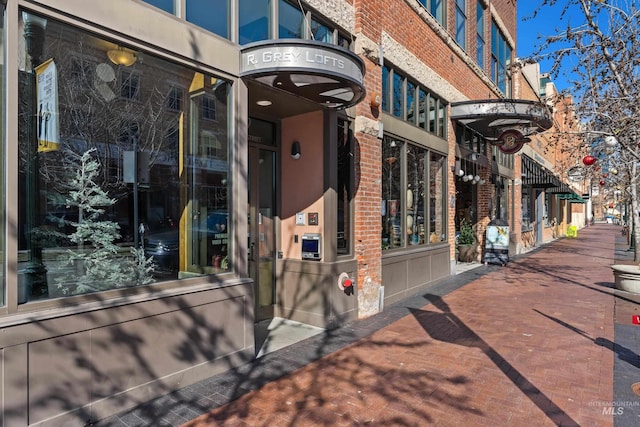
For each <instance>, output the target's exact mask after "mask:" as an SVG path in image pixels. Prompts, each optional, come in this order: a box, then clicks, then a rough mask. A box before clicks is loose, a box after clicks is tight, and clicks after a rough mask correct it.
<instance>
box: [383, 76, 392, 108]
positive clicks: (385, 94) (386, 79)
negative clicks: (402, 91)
mask: <svg viewBox="0 0 640 427" xmlns="http://www.w3.org/2000/svg"><path fill="white" fill-rule="evenodd" d="M390 78H391V70H390V69H389V67H387V66H386V65H385V66H383V67H382V111H390V103H389V98H390V93H389V91H390V90H391V81H390V80H389V79H390Z"/></svg>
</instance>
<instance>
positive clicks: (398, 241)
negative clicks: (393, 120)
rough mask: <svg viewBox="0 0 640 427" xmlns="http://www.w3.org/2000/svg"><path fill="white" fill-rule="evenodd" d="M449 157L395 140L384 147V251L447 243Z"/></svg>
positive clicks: (388, 140) (385, 140)
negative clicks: (447, 161)
mask: <svg viewBox="0 0 640 427" xmlns="http://www.w3.org/2000/svg"><path fill="white" fill-rule="evenodd" d="M445 165H446V157H444V156H442V155H440V154H437V153H433V152H430V151H429V150H428V149H426V148H423V147H419V146H417V145H414V144H410V143H407V142H404V141H401V140H398V139H395V138H391V137H385V138H384V141H383V146H382V249H383V250H386V249H394V248H401V247H405V246H414V245H423V244H428V243H437V242H441V241H443V240H445V239H446V229H445V224H446V216H447V213H446V208H445V207H446V204H445V203H446V201H445V194H446V188H445V185H444V183H445V177H446V175H445V170H446V167H445Z"/></svg>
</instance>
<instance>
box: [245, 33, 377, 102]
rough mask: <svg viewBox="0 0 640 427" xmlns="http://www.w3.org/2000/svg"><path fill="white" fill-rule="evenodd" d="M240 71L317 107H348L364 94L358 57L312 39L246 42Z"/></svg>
mask: <svg viewBox="0 0 640 427" xmlns="http://www.w3.org/2000/svg"><path fill="white" fill-rule="evenodd" d="M240 75H241V76H242V77H246V78H250V79H252V80H253V81H256V82H259V83H261V84H262V85H265V86H267V87H269V88H273V89H276V90H278V91H283V92H286V93H288V94H292V95H296V96H298V97H301V98H304V99H306V100H308V101H312V102H314V103H316V104H317V105H318V106H319V107H326V108H333V109H344V108H348V107H351V106H353V105H356V104H357V103H358V102H360V101H361V100H362V99H363V98H364V97H365V94H366V92H365V87H364V83H363V79H364V62H363V61H362V59H360V57H359V56H358V55H356V54H354V53H353V52H351V51H349V50H346V49H343V48H341V47H338V46H335V45H332V44H328V43H323V42H318V41H313V40H298V39H282V40H266V41H261V42H256V43H251V44H248V45H246V46H244V48H243V49H242V64H241V66H240ZM264 102H272V103H273V102H275V100H273V99H270V100H266V99H265V100H264Z"/></svg>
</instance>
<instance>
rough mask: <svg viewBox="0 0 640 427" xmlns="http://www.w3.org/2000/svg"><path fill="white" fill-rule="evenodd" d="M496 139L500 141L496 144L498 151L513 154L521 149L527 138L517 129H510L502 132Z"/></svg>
mask: <svg viewBox="0 0 640 427" xmlns="http://www.w3.org/2000/svg"><path fill="white" fill-rule="evenodd" d="M498 141H501V143H500V144H499V145H498V148H499V149H500V151H502V152H503V153H504V154H515V153H517V152H518V151H520V150H521V149H522V147H523V146H524V143H525V142H526V141H527V139H525V137H524V136H523V135H522V134H521V133H520V132H518V131H517V130H515V129H511V130H506V131H504V132H502V134H501V135H500V138H498Z"/></svg>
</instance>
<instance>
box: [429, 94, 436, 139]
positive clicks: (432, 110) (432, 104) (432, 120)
mask: <svg viewBox="0 0 640 427" xmlns="http://www.w3.org/2000/svg"><path fill="white" fill-rule="evenodd" d="M436 106H437V100H436V99H435V98H434V97H432V96H430V97H429V128H428V129H427V130H428V131H429V132H432V133H436Z"/></svg>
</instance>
